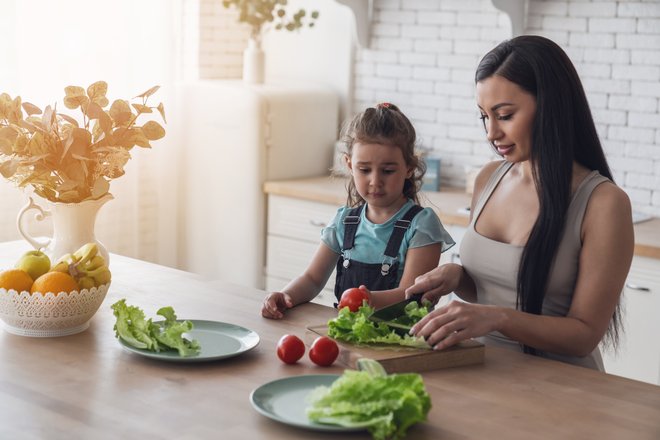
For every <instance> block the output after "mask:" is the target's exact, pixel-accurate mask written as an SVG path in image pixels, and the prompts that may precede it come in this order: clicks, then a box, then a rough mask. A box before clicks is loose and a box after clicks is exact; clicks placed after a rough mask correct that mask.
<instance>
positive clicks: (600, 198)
mask: <svg viewBox="0 0 660 440" xmlns="http://www.w3.org/2000/svg"><path fill="white" fill-rule="evenodd" d="M590 211H592V212H595V213H596V214H598V215H600V214H610V213H611V214H614V213H616V212H619V213H621V214H625V215H628V214H630V217H631V218H632V206H631V203H630V198H629V197H628V194H626V192H625V191H624V190H623V189H621V188H620V187H619V186H617V185H616V184H615V183H614V182H612V181H609V180H608V181H605V182H603V183H601V184H600V185H597V186H596V187H595V188H594V190H593V192H592V193H591V196H590V197H589V203H588V205H587V213H589V212H590Z"/></svg>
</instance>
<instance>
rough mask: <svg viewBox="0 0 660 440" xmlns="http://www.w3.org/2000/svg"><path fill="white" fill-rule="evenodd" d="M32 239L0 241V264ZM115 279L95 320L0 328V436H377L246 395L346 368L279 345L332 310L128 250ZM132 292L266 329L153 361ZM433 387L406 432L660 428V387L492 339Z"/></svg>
mask: <svg viewBox="0 0 660 440" xmlns="http://www.w3.org/2000/svg"><path fill="white" fill-rule="evenodd" d="M28 247H29V246H28V245H27V243H24V242H9V243H1V244H0V268H5V267H9V266H11V265H13V262H14V261H15V259H16V258H17V257H18V256H19V255H20V254H21V253H22V252H24V251H25V250H27V249H28ZM110 269H111V270H112V274H113V279H112V285H111V286H110V289H109V292H108V295H107V297H106V298H105V301H104V302H103V304H102V305H101V308H100V309H99V311H98V312H97V313H96V315H95V316H94V317H93V319H92V322H91V326H90V328H89V329H87V330H86V331H84V332H82V333H79V334H76V335H72V336H66V337H59V338H30V337H24V336H15V335H12V334H9V333H7V332H6V331H4V330H0V353H2V355H1V356H0V438H7V439H40V438H49V439H69V438H81V439H82V438H89V439H92V438H93V439H117V438H149V439H151V438H158V439H163V438H186V439H215V438H223V439H228V440H234V439H255V440H261V439H264V440H265V439H268V440H277V439H283V440H284V439H287V440H288V439H309V438H319V439H331V438H337V439H338V438H342V439H365V440H366V439H368V438H369V436H368V434H366V433H317V432H311V431H307V430H303V429H298V428H294V427H291V426H288V425H284V424H282V423H278V422H276V421H273V420H271V419H268V418H266V417H264V416H262V415H261V414H259V413H257V412H256V411H255V410H254V409H253V408H252V407H251V405H250V401H249V396H250V392H251V391H252V390H254V389H255V388H257V387H259V386H260V385H262V384H264V383H266V382H269V381H272V380H275V379H279V378H283V377H288V376H298V375H301V374H324V373H325V374H328V373H331V374H341V373H342V371H343V368H342V367H341V366H340V365H333V366H331V367H327V368H321V367H316V366H314V365H313V364H312V363H311V362H310V361H309V359H308V358H307V357H305V358H303V360H301V361H300V362H299V363H297V364H295V365H285V364H283V363H282V362H280V361H279V359H278V358H277V356H276V354H275V346H276V343H277V341H278V339H279V338H280V337H281V336H282V335H283V334H286V333H290V334H297V335H299V336H300V337H302V336H303V335H304V332H305V328H306V327H307V326H309V325H317V324H320V323H325V322H327V320H328V319H329V318H331V317H333V316H335V314H336V311H335V310H334V309H332V308H329V307H324V306H321V305H318V304H312V303H308V304H305V305H301V306H299V307H296V308H295V309H293V310H291V311H290V312H289V313H288V314H287V319H286V320H282V321H274V320H268V319H265V318H262V317H261V316H260V314H259V309H260V304H261V301H262V298H263V296H264V294H265V292H263V291H260V290H256V289H252V288H248V287H242V286H238V285H232V284H227V283H222V282H217V283H207V282H204V281H202V280H201V279H200V278H199V277H198V276H195V275H192V274H190V273H186V272H182V271H179V270H176V269H171V268H167V267H164V266H159V265H155V264H151V263H146V262H143V261H139V260H134V259H131V258H127V257H122V256H119V255H111V257H110ZM120 298H126V299H127V303H128V304H130V305H137V306H139V307H141V308H143V310H144V311H145V313H146V314H147V316H154V315H155V313H156V310H157V309H158V308H159V307H161V306H165V305H170V306H172V307H174V309H175V311H176V312H177V314H178V316H179V317H180V318H182V319H208V320H216V321H223V322H227V323H231V324H236V325H240V326H243V327H247V328H249V329H251V330H254V331H256V332H257V333H258V334H259V336H260V338H261V341H260V343H259V345H258V346H257V347H256V348H254V349H253V350H251V351H249V352H247V353H244V354H243V355H241V356H238V357H233V358H229V359H224V360H220V361H215V362H204V363H173V362H163V361H159V360H152V359H147V358H144V357H141V356H139V355H136V354H133V353H130V352H128V351H126V350H125V349H123V348H122V346H121V345H120V344H119V343H118V342H117V340H116V339H115V336H114V331H113V328H112V327H113V324H114V316H113V314H112V311H111V309H110V305H111V304H113V303H114V302H115V301H117V300H118V299H120ZM422 376H423V379H424V382H425V386H426V389H427V391H428V392H429V394H430V396H431V401H432V408H431V411H430V413H429V415H428V421H426V422H424V423H420V424H417V425H415V426H413V427H412V428H411V429H410V430H409V432H408V437H407V438H410V439H420V440H423V439H445V440H452V439H453V440H458V439H484V438H493V437H497V438H506V439H512V440H515V439H525V440H527V439H530V438H534V439H557V438H561V439H580V440H581V439H585V438H597V439H600V440H606V439H622V438H634V439H636V440H639V439H649V440H651V439H653V440H656V439H658V438H660V387H658V386H655V385H650V384H646V383H643V382H638V381H634V380H630V379H624V378H621V377H617V376H612V375H608V374H605V373H599V372H597V371H593V370H589V369H586V368H580V367H576V366H572V365H569V364H564V363H560V362H555V361H550V360H545V359H541V358H536V357H533V356H529V355H525V354H522V353H518V352H514V351H508V350H503V349H497V348H491V347H487V348H486V354H485V362H484V363H483V364H481V365H471V366H468V367H455V368H448V369H443V370H436V371H430V372H425V373H423V374H422Z"/></svg>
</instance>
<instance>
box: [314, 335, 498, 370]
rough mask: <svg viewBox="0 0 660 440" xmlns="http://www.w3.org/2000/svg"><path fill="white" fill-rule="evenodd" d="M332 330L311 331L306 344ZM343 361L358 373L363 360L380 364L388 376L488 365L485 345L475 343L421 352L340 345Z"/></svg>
mask: <svg viewBox="0 0 660 440" xmlns="http://www.w3.org/2000/svg"><path fill="white" fill-rule="evenodd" d="M327 334H328V326H327V325H318V326H311V327H307V332H306V334H305V339H306V340H305V342H306V343H307V345H311V343H312V342H313V341H314V339H316V338H317V337H318V336H320V335H322V336H327ZM337 344H338V345H339V357H338V358H337V362H339V363H340V364H341V365H344V366H346V367H348V368H352V369H356V368H357V360H358V359H360V358H363V357H366V358H370V359H374V360H377V361H378V362H380V363H381V365H382V366H383V368H385V371H387V372H388V373H418V372H421V371H429V370H437V369H440V368H449V367H458V366H463V365H474V364H482V363H483V362H484V351H485V348H484V344H482V343H481V342H477V341H475V340H472V339H471V340H468V341H462V342H460V343H459V344H457V345H455V346H453V347H449V348H446V349H444V350H440V351H435V350H424V349H419V348H409V347H399V346H393V345H385V344H381V345H370V346H364V345H359V346H358V345H354V344H349V343H347V342H342V341H337Z"/></svg>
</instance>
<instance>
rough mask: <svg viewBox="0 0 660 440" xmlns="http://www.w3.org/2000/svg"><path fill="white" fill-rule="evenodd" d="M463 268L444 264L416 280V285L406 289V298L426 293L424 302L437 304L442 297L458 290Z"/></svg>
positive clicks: (452, 264) (457, 265)
mask: <svg viewBox="0 0 660 440" xmlns="http://www.w3.org/2000/svg"><path fill="white" fill-rule="evenodd" d="M462 274H463V266H461V265H460V264H454V263H449V264H443V265H442V266H438V267H436V268H435V269H433V270H432V271H430V272H427V273H425V274H424V275H420V276H418V277H417V278H415V284H413V285H412V286H410V287H408V288H407V289H406V298H409V297H410V296H411V295H414V294H416V293H424V296H423V297H422V299H423V300H427V301H430V302H431V303H432V304H436V303H437V302H438V300H439V299H440V297H442V296H444V295H448V294H450V293H452V292H453V291H454V290H456V289H457V288H458V286H459V284H460V282H461V276H462Z"/></svg>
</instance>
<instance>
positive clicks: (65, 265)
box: [50, 254, 78, 273]
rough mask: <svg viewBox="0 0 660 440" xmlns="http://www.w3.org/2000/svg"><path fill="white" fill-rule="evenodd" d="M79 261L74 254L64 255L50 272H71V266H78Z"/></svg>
mask: <svg viewBox="0 0 660 440" xmlns="http://www.w3.org/2000/svg"><path fill="white" fill-rule="evenodd" d="M77 262H78V259H77V257H76V256H75V255H73V254H64V255H62V256H61V257H60V259H59V260H57V262H56V263H55V264H54V265H53V267H51V268H50V271H51V272H53V271H55V272H65V273H66V272H69V268H70V267H71V265H73V264H76V263H77Z"/></svg>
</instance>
